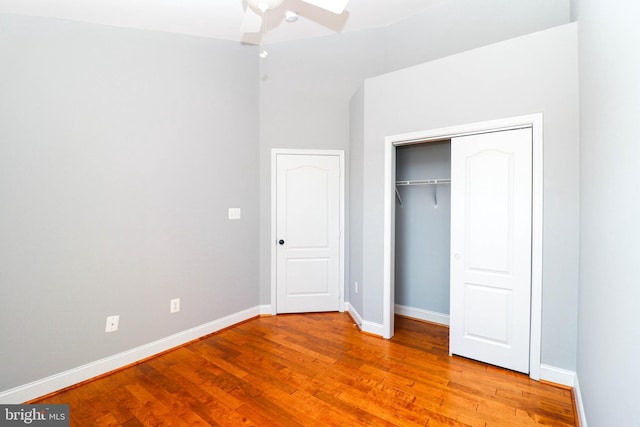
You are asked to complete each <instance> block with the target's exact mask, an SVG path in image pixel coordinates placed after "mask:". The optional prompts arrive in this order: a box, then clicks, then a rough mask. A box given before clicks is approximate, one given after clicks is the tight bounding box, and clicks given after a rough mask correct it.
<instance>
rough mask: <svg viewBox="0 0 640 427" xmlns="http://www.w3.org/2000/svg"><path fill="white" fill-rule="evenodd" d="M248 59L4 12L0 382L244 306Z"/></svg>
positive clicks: (157, 37) (251, 131)
mask: <svg viewBox="0 0 640 427" xmlns="http://www.w3.org/2000/svg"><path fill="white" fill-rule="evenodd" d="M256 57H257V54H256V50H255V49H254V48H248V47H246V46H239V45H236V44H234V43H230V42H220V41H212V40H207V39H200V38H192V37H182V36H176V35H169V34H162V33H155V32H144V31H135V30H126V29H119V28H111V27H106V26H97V25H88V24H78V23H70V22H65V21H58V20H48V19H39V18H26V17H16V16H0V58H2V65H1V66H0V301H1V302H2V310H0V324H2V325H3V326H2V327H1V328H0V342H1V343H2V345H0V366H1V374H0V390H5V389H9V388H12V387H14V386H18V385H22V384H26V383H28V382H30V381H33V380H36V379H40V378H43V377H46V376H48V375H51V374H55V373H58V372H61V371H64V370H67V369H70V368H74V367H77V366H79V365H82V364H85V363H88V362H92V361H95V360H99V359H101V358H103V357H105V356H108V355H112V354H116V353H119V352H122V351H125V350H128V349H131V348H133V347H136V346H139V345H143V344H146V343H148V342H151V341H153V340H157V339H159V338H163V337H166V336H169V335H171V334H173V333H176V332H179V331H184V330H186V329H189V328H191V327H194V326H197V325H201V324H204V323H206V322H209V321H212V320H215V319H218V318H220V317H222V316H225V315H228V314H231V313H236V312H238V311H240V310H243V309H247V308H250V307H255V306H257V304H258V288H257V282H258V252H257V248H256V246H255V238H256V236H257V235H258V188H257V185H258V173H257V170H258V73H257V69H258V64H257V58H256ZM229 207H240V208H242V209H243V211H242V215H243V219H242V220H240V221H234V222H230V221H229V220H228V219H227V209H228V208H229ZM176 297H179V298H181V305H182V310H181V312H180V313H177V314H174V315H170V314H169V300H170V299H171V298H176ZM114 314H118V315H120V330H119V331H118V332H116V333H113V334H105V332H104V328H105V319H106V316H107V315H114Z"/></svg>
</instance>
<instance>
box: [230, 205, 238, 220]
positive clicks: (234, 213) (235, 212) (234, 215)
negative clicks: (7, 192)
mask: <svg viewBox="0 0 640 427" xmlns="http://www.w3.org/2000/svg"><path fill="white" fill-rule="evenodd" d="M229 219H240V208H229Z"/></svg>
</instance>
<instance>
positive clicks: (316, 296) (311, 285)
mask: <svg viewBox="0 0 640 427" xmlns="http://www.w3.org/2000/svg"><path fill="white" fill-rule="evenodd" d="M340 168H341V158H340V156H338V155H306V154H278V155H277V158H276V169H277V170H276V242H274V243H275V244H276V247H277V250H276V288H277V289H276V294H277V299H276V311H277V312H278V313H300V312H314V311H338V310H339V309H340V283H341V280H340V228H341V221H340V218H341V214H340V212H341V210H340V203H341V185H340Z"/></svg>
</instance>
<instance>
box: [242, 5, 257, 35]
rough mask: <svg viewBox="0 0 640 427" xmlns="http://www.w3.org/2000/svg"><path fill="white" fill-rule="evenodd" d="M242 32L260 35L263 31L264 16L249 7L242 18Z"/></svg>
mask: <svg viewBox="0 0 640 427" xmlns="http://www.w3.org/2000/svg"><path fill="white" fill-rule="evenodd" d="M240 31H242V32H243V33H259V32H260V31H262V16H260V15H259V14H257V13H256V12H254V11H253V9H251V8H250V7H248V6H247V8H246V9H245V11H244V16H243V17H242V24H240Z"/></svg>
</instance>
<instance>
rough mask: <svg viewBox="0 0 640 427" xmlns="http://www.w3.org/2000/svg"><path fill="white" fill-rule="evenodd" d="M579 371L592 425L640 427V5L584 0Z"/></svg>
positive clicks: (580, 22) (580, 6)
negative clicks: (639, 21)
mask: <svg viewBox="0 0 640 427" xmlns="http://www.w3.org/2000/svg"><path fill="white" fill-rule="evenodd" d="M577 3H578V25H579V33H578V34H579V38H578V41H579V57H580V139H581V141H580V142H581V145H580V161H581V171H580V179H581V203H580V208H581V210H580V214H581V215H580V300H579V323H578V325H579V336H578V378H579V381H580V388H581V392H582V398H583V401H584V405H585V408H586V415H587V420H588V424H589V427H605V426H621V427H623V426H638V423H639V421H638V415H637V413H638V397H639V396H640V394H639V392H638V384H639V383H640V371H638V361H639V360H640V330H639V329H638V325H640V315H639V314H638V302H639V301H640V285H639V281H638V276H637V275H636V273H635V271H636V268H637V266H638V255H639V251H638V242H639V241H640V228H639V227H638V219H639V218H640V187H639V186H638V183H639V182H640V144H639V141H638V118H639V117H640V103H639V100H640V79H639V76H640V56H638V54H637V51H638V48H637V47H638V46H639V45H640V27H638V22H637V21H638V20H637V18H638V16H640V4H638V2H636V1H630V0H627V1H618V2H602V1H598V0H578V2H577Z"/></svg>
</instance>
